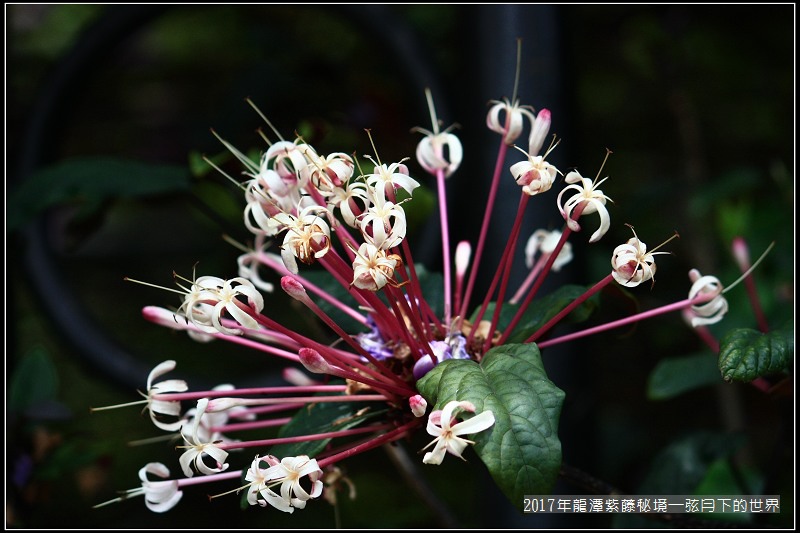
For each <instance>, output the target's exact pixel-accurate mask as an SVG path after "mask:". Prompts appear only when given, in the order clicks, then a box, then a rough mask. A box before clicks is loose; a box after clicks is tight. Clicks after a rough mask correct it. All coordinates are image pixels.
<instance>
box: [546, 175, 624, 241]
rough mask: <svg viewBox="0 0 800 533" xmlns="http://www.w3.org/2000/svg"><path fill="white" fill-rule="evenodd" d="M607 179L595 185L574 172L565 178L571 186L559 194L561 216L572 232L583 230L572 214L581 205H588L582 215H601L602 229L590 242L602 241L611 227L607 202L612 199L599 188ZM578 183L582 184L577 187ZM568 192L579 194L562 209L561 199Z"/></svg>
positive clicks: (595, 233)
mask: <svg viewBox="0 0 800 533" xmlns="http://www.w3.org/2000/svg"><path fill="white" fill-rule="evenodd" d="M607 179H608V178H603V179H602V180H600V181H599V182H598V183H593V182H592V180H590V179H589V178H584V177H583V176H581V175H580V174H579V173H578V171H576V170H573V171H572V172H570V173H569V174H567V176H566V178H564V181H566V182H567V183H569V184H570V185H567V186H566V187H564V189H562V191H561V192H560V193H558V198H557V199H556V202H557V203H558V210H559V211H561V216H562V217H564V220H566V221H567V226H569V228H570V229H571V230H572V231H580V229H581V227H580V225H579V224H578V222H577V221H576V220H574V219H573V218H572V212H573V211H574V210H575V208H576V207H578V206H579V205H581V204H586V206H585V207H584V209H583V211H582V212H581V215H589V214H592V213H597V214H598V215H600V227H599V228H598V229H597V231H595V232H594V233H593V234H592V236H591V237H590V238H589V242H597V241H598V240H600V238H601V237H602V236H603V235H605V234H606V232H607V231H608V228H609V227H611V217H610V216H609V214H608V210H607V209H606V201H611V198H609V197H608V196H606V195H605V194H603V191H601V190H600V189H598V188H597V187H598V186H600V184H601V183H603V182H604V181H606V180H607ZM577 183H580V185H577ZM568 190H575V191H577V193H576V194H575V195H573V196H571V197H570V198H569V199H568V200H567V201H566V202H564V205H563V207H562V205H561V197H562V196H563V195H564V193H565V192H567V191H568Z"/></svg>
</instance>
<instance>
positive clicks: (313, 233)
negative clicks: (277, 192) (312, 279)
mask: <svg viewBox="0 0 800 533" xmlns="http://www.w3.org/2000/svg"><path fill="white" fill-rule="evenodd" d="M322 214H327V209H326V208H324V207H321V206H308V207H305V208H303V209H302V210H301V211H300V213H299V214H298V216H293V215H289V214H286V213H279V214H277V215H275V216H274V217H273V220H274V221H276V222H278V223H280V224H282V225H283V226H284V229H285V230H286V235H285V236H284V239H283V244H282V245H281V257H282V258H283V264H284V266H286V269H287V270H288V271H289V272H291V273H292V274H297V273H298V270H297V262H296V261H295V259H299V260H300V261H301V262H302V263H304V264H307V265H310V264H312V263H314V261H316V260H317V259H318V258H320V257H322V256H324V255H325V254H326V253H328V250H330V247H331V229H330V227H329V226H328V222H327V221H326V220H325V218H324V217H323V216H322Z"/></svg>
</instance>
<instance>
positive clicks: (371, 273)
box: [353, 242, 402, 292]
mask: <svg viewBox="0 0 800 533" xmlns="http://www.w3.org/2000/svg"><path fill="white" fill-rule="evenodd" d="M355 254H356V256H355V258H354V259H353V285H354V286H356V287H358V288H359V289H366V290H368V291H373V292H374V291H379V290H381V289H382V288H383V287H384V285H386V284H387V283H388V284H390V285H393V286H397V282H395V281H394V270H395V268H397V266H398V265H401V264H402V261H401V259H400V256H399V255H396V254H391V255H390V254H388V253H387V252H386V251H385V250H381V249H379V248H378V247H376V246H375V245H374V244H372V243H369V242H365V243H362V244H361V246H360V247H359V248H358V251H356V252H355Z"/></svg>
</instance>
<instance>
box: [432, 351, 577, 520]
mask: <svg viewBox="0 0 800 533" xmlns="http://www.w3.org/2000/svg"><path fill="white" fill-rule="evenodd" d="M417 389H418V390H419V391H420V394H422V395H423V396H424V397H425V398H426V400H428V403H430V404H433V405H435V409H441V408H442V407H443V406H444V405H445V404H446V403H447V402H449V401H452V400H459V401H464V400H466V401H469V402H472V403H473V404H474V405H475V409H476V413H480V412H482V411H485V410H491V411H492V413H493V414H494V417H495V423H494V425H493V426H492V427H491V428H489V429H487V430H486V431H482V432H480V433H478V434H476V435H475V436H474V437H472V439H473V440H474V441H475V451H476V452H477V453H478V455H479V456H480V458H481V459H482V460H483V462H484V463H485V464H486V467H487V468H488V469H489V472H490V473H491V475H492V477H493V478H494V480H495V482H496V483H497V484H498V486H499V487H500V488H501V489H502V490H503V492H504V493H505V494H506V496H507V497H508V498H509V500H510V501H511V502H512V503H513V504H514V505H515V506H519V505H521V504H522V501H523V497H524V495H526V494H548V493H550V492H551V491H552V488H553V485H554V483H555V481H556V478H557V477H558V473H559V470H560V468H561V441H560V440H559V439H558V419H559V416H560V414H561V406H562V404H563V402H564V392H563V391H561V390H560V389H559V388H558V387H556V386H555V385H554V384H553V383H552V382H551V381H550V380H549V379H548V378H547V375H546V373H545V371H544V366H543V365H542V360H541V358H540V355H539V349H538V347H537V346H536V345H535V344H506V345H503V346H498V347H496V348H493V349H491V350H490V351H489V352H487V353H486V355H485V356H484V358H483V360H482V361H481V363H480V364H478V363H476V362H475V361H472V360H464V359H459V360H456V359H449V360H447V361H444V362H442V363H441V364H439V365H437V366H436V367H435V368H434V369H433V370H431V371H430V372H428V374H426V375H425V377H424V378H422V379H421V380H420V381H419V382H418V383H417Z"/></svg>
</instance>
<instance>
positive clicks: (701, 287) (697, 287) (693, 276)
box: [689, 268, 728, 328]
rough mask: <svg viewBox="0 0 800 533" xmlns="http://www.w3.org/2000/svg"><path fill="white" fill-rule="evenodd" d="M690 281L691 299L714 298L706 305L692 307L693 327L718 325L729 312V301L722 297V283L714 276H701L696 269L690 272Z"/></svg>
mask: <svg viewBox="0 0 800 533" xmlns="http://www.w3.org/2000/svg"><path fill="white" fill-rule="evenodd" d="M689 279H690V280H691V281H692V288H691V289H689V299H694V298H696V297H697V296H699V295H707V296H711V297H712V298H711V299H710V300H708V301H707V302H705V303H701V304H697V305H693V306H692V308H691V309H692V314H693V315H694V316H693V317H692V319H691V322H692V327H695V328H696V327H698V326H707V325H709V324H716V323H717V322H719V321H720V320H722V318H723V317H724V316H725V314H726V313H727V312H728V300H726V299H725V297H724V296H723V295H722V283H721V282H720V281H719V279H717V278H716V277H714V276H701V275H700V272H699V271H698V270H697V269H695V268H693V269H692V270H690V271H689Z"/></svg>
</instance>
